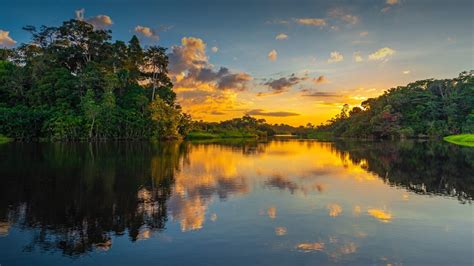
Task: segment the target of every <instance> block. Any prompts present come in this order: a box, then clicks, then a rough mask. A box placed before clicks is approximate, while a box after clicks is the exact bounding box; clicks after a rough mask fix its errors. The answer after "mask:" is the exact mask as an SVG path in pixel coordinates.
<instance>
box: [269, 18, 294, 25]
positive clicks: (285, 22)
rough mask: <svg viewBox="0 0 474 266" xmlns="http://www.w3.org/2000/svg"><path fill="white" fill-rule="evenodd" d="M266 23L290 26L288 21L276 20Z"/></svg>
mask: <svg viewBox="0 0 474 266" xmlns="http://www.w3.org/2000/svg"><path fill="white" fill-rule="evenodd" d="M265 23H266V24H283V25H286V24H289V23H290V22H289V21H288V20H285V19H274V20H268V21H266V22H265Z"/></svg>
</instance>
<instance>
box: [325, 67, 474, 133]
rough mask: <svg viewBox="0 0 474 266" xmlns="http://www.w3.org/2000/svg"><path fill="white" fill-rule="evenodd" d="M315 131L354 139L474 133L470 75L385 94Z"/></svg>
mask: <svg viewBox="0 0 474 266" xmlns="http://www.w3.org/2000/svg"><path fill="white" fill-rule="evenodd" d="M317 130H318V131H329V132H331V133H333V134H334V135H335V136H342V137H356V138H410V137H439V136H445V135H450V134H459V133H473V132H474V76H473V71H471V72H462V73H461V74H460V75H459V76H458V77H457V78H453V79H444V80H435V79H428V80H420V81H416V82H413V83H410V84H408V85H406V86H399V87H396V88H392V89H390V90H388V91H386V92H385V93H384V94H383V95H381V96H379V97H377V98H371V99H368V100H366V101H364V102H362V103H361V107H357V106H356V107H354V108H352V110H349V106H348V105H345V106H344V107H343V108H342V110H341V113H340V114H338V115H337V116H336V117H334V118H333V119H331V120H330V121H329V122H328V123H327V124H325V125H321V126H319V127H318V129H317Z"/></svg>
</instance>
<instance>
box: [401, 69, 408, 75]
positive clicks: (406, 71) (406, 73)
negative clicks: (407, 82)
mask: <svg viewBox="0 0 474 266" xmlns="http://www.w3.org/2000/svg"><path fill="white" fill-rule="evenodd" d="M402 73H403V74H404V75H408V74H410V70H404V71H403V72H402Z"/></svg>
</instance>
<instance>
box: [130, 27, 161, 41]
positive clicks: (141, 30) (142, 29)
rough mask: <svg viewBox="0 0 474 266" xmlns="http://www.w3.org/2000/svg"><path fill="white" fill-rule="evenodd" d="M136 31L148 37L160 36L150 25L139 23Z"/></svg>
mask: <svg viewBox="0 0 474 266" xmlns="http://www.w3.org/2000/svg"><path fill="white" fill-rule="evenodd" d="M135 32H137V33H141V34H143V36H145V37H148V38H155V39H159V36H158V35H157V34H156V33H155V31H154V30H153V29H151V28H150V27H146V26H141V25H138V26H136V27H135Z"/></svg>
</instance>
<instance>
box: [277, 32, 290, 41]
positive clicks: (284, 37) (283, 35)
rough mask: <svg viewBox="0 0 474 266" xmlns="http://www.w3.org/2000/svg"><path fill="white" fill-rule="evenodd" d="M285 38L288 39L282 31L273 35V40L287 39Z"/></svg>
mask: <svg viewBox="0 0 474 266" xmlns="http://www.w3.org/2000/svg"><path fill="white" fill-rule="evenodd" d="M287 39H288V35H286V34H284V33H280V34H278V35H277V36H276V37H275V40H287Z"/></svg>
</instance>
